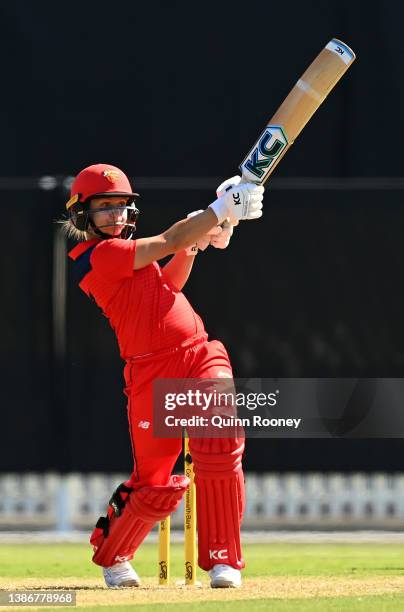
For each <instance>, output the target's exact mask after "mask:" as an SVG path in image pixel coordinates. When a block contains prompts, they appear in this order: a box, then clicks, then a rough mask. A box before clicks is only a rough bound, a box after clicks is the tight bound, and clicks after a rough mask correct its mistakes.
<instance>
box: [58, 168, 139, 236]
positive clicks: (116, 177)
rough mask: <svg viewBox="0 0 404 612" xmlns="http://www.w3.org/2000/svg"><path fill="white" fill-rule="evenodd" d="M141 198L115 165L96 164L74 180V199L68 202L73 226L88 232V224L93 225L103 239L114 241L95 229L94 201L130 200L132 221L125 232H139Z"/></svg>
mask: <svg viewBox="0 0 404 612" xmlns="http://www.w3.org/2000/svg"><path fill="white" fill-rule="evenodd" d="M138 195H139V194H138V193H135V192H133V191H132V187H131V184H130V182H129V179H128V177H127V176H126V174H125V173H124V172H122V170H120V169H119V168H117V167H116V166H112V165H111V164H94V165H92V166H88V167H87V168H84V170H82V171H81V172H80V173H79V174H78V175H77V176H76V178H75V179H74V181H73V184H72V187H71V191H70V196H71V197H70V200H69V201H68V202H67V203H66V209H67V211H68V212H69V215H70V219H71V221H72V223H73V225H74V226H75V227H76V228H77V229H78V230H80V231H84V232H85V231H86V230H87V228H88V225H89V224H91V225H92V230H93V231H95V233H98V234H99V235H101V236H102V237H103V238H105V237H108V238H110V236H108V235H106V234H103V232H101V231H99V230H97V228H96V227H95V226H94V224H93V222H92V219H91V214H90V212H89V205H90V200H91V199H92V198H98V197H102V196H107V197H108V196H123V197H127V198H129V199H128V202H127V205H126V208H127V210H128V220H127V223H126V227H125V229H128V228H129V229H131V230H132V232H133V231H134V230H135V229H136V219H137V217H138V215H139V211H138V209H137V208H136V207H135V205H134V201H135V198H136V197H137V196H138ZM126 234H127V232H126ZM122 237H128V236H127V235H125V236H122Z"/></svg>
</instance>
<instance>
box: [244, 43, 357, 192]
mask: <svg viewBox="0 0 404 612" xmlns="http://www.w3.org/2000/svg"><path fill="white" fill-rule="evenodd" d="M355 57H356V56H355V53H354V52H353V51H352V49H350V48H349V47H348V45H346V44H345V43H343V42H342V41H340V40H338V39H337V38H333V39H332V40H331V41H330V42H329V43H328V44H327V45H326V46H325V47H324V49H323V50H322V51H321V52H320V53H319V54H318V56H317V57H316V59H315V60H314V61H313V62H312V63H311V64H310V66H309V67H308V68H307V70H306V72H305V73H304V74H303V75H302V76H301V78H300V79H299V80H298V81H297V83H296V84H295V86H294V87H293V89H292V90H291V91H290V93H289V94H288V96H287V97H286V98H285V100H284V101H283V102H282V104H281V106H280V107H279V108H278V110H277V111H276V113H275V114H274V116H273V117H272V118H271V120H270V121H269V123H268V124H267V126H266V127H265V130H264V131H263V133H262V134H261V135H260V137H259V139H258V141H257V142H256V143H255V145H254V146H253V147H252V149H251V150H250V152H249V153H248V155H247V156H246V157H245V159H244V160H243V161H242V163H241V164H240V170H241V174H242V178H243V181H250V182H253V183H257V184H260V185H262V184H264V183H265V181H266V180H267V179H268V178H269V176H270V175H271V174H272V172H273V171H274V169H275V167H276V165H277V164H278V163H279V161H280V160H281V159H282V157H283V156H284V155H285V153H286V151H287V150H288V149H289V147H290V146H291V145H292V144H293V143H294V141H295V139H296V138H297V136H298V135H299V134H300V132H301V131H302V129H303V128H304V126H305V125H306V123H307V122H308V121H309V120H310V118H311V117H312V116H313V115H314V113H315V112H316V110H317V109H318V108H319V106H320V105H321V103H322V102H323V101H324V100H325V98H326V97H327V95H328V94H329V93H330V91H331V90H332V89H333V87H334V86H335V85H336V84H337V83H338V81H339V80H340V78H341V77H342V76H343V75H344V74H345V72H346V71H347V70H348V68H349V67H350V66H351V65H352V63H353V62H354V60H355Z"/></svg>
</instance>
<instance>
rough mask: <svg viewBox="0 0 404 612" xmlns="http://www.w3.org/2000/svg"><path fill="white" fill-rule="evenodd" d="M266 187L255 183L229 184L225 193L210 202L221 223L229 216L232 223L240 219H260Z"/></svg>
mask: <svg viewBox="0 0 404 612" xmlns="http://www.w3.org/2000/svg"><path fill="white" fill-rule="evenodd" d="M263 195H264V187H262V186H261V185H255V184H254V183H241V184H240V185H236V186H233V187H231V186H229V187H227V189H226V190H225V193H224V194H223V195H222V196H221V197H220V198H218V199H217V200H215V201H214V202H212V204H210V208H211V209H212V210H213V212H214V213H215V215H216V217H217V219H218V221H219V223H223V221H224V220H225V219H226V218H227V217H229V220H230V223H231V224H232V225H237V224H238V222H239V221H247V220H252V219H259V218H260V217H261V216H262V199H263Z"/></svg>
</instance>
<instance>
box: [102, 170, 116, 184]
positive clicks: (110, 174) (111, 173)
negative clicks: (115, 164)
mask: <svg viewBox="0 0 404 612" xmlns="http://www.w3.org/2000/svg"><path fill="white" fill-rule="evenodd" d="M102 176H105V178H106V179H108V180H109V182H110V183H116V181H117V180H118V179H119V172H118V170H104V172H103V173H102Z"/></svg>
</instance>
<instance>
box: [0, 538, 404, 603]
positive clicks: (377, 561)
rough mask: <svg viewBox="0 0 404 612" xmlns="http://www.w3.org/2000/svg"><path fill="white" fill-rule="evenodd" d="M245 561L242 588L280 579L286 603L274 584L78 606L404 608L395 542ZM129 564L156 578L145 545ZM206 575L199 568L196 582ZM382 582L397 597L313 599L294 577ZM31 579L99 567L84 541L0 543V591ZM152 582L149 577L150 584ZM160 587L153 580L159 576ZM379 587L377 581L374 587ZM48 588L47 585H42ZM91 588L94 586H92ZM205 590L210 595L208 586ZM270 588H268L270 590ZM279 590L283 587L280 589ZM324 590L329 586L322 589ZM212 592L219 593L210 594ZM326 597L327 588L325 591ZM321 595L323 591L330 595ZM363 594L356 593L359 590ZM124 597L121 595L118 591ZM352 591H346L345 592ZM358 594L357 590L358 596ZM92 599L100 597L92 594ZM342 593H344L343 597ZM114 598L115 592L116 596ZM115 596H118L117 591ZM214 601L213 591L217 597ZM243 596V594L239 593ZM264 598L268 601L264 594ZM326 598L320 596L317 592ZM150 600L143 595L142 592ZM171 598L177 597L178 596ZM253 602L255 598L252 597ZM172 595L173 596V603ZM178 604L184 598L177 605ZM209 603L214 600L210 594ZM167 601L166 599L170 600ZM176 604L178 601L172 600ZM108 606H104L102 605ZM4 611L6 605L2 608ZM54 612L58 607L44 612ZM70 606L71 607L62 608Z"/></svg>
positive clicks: (152, 548) (259, 551) (402, 571)
mask: <svg viewBox="0 0 404 612" xmlns="http://www.w3.org/2000/svg"><path fill="white" fill-rule="evenodd" d="M244 552H245V558H246V561H247V567H246V570H245V571H244V572H243V576H244V578H245V585H246V586H247V584H248V580H249V579H251V581H252V582H251V584H255V583H254V582H253V581H254V580H259V581H260V584H262V585H265V584H267V589H268V581H271V580H275V579H277V578H279V581H280V582H279V584H283V583H282V579H283V578H284V579H285V584H286V583H287V587H285V588H291V595H290V596H289V597H288V598H286V599H283V598H281V597H283V596H285V592H283V591H282V587H279V585H278V586H277V587H276V588H277V589H278V590H277V591H275V592H274V595H275V597H274V598H272V597H271V594H272V591H268V590H267V591H266V592H265V593H263V595H262V597H261V598H260V597H259V593H258V592H257V593H255V592H254V588H255V587H253V590H251V588H250V589H249V590H248V589H246V590H245V598H244V599H240V591H242V589H241V590H237V594H238V595H239V597H238V598H236V597H234V598H233V599H232V596H233V595H232V593H233V592H234V591H231V592H229V591H227V594H228V598H227V600H224V599H223V598H222V599H221V600H220V601H185V597H184V591H182V592H179V593H177V594H175V593H174V589H173V590H172V591H170V592H167V600H166V601H165V602H164V603H150V604H148V603H147V599H146V601H141V603H136V601H135V600H134V601H133V603H132V604H130V605H128V600H127V599H126V600H124V601H122V603H121V604H120V603H119V601H118V600H117V599H114V598H113V597H112V595H113V593H111V592H108V591H107V590H103V589H102V590H101V591H100V590H98V595H100V594H101V595H102V596H103V597H104V599H103V600H102V601H101V602H100V603H99V605H97V606H95V605H93V603H96V602H97V601H98V600H92V601H90V602H88V603H89V604H90V605H88V606H87V605H86V606H85V608H84V607H82V606H79V608H80V609H82V610H86V611H88V612H90V611H92V610H99V611H101V610H103V609H104V608H105V610H106V609H107V608H108V611H111V612H113V611H114V610H116V611H117V612H126V611H129V610H132V611H133V610H136V611H137V612H155V611H158V612H165V611H167V612H185V611H186V612H194V611H195V612H241V611H243V612H244V610H248V609H254V610H258V611H261V610H270V611H271V612H277V611H280V612H281V611H282V612H283V611H288V610H298V611H299V612H317V611H319V612H320V611H321V612H329V611H345V610H347V611H348V610H349V611H350V612H351V611H352V612H356V611H358V612H365V611H366V612H376V611H377V612H383V611H389V612H390V611H398V610H404V549H403V546H402V545H399V544H389V545H383V544H344V545H343V544H340V545H338V544H336V545H334V544H333V545H328V544H311V545H308V544H265V545H258V544H257V545H247V546H245V547H244ZM171 555H172V564H171V573H172V577H173V579H175V578H176V577H178V578H180V577H181V576H182V569H183V566H182V558H183V548H182V546H181V545H173V546H172V553H171ZM134 566H135V567H136V570H137V572H138V573H139V574H140V576H142V577H144V578H145V579H147V578H148V577H149V579H150V578H153V579H154V578H156V576H157V546H156V545H151V544H150V545H144V546H143V547H141V549H140V550H139V551H138V554H137V556H136V559H135V561H134ZM203 576H206V574H205V573H204V572H202V571H200V574H199V577H203ZM384 577H385V578H386V581H387V582H388V580H389V578H390V579H393V578H394V579H395V580H396V579H397V578H403V582H402V585H401V582H400V583H399V584H398V585H397V586H396V587H395V590H394V592H392V593H386V594H382V595H372V594H367V592H364V593H363V595H360V596H359V595H358V596H355V597H352V596H349V597H347V596H340V597H323V596H322V597H319V596H316V595H315V593H314V594H313V595H312V596H310V597H304V598H303V597H300V595H301V594H302V595H303V593H301V592H300V591H299V587H298V586H296V585H298V584H299V580H301V579H305V578H308V579H309V578H310V579H316V578H318V580H319V583H321V580H325V579H341V580H345V581H346V580H347V579H348V580H349V579H354V580H355V581H358V583H360V580H361V579H363V580H368V581H369V579H370V580H372V579H374V581H375V582H376V581H380V580H383V578H384ZM26 579H29V580H30V584H32V580H33V579H38V580H39V581H40V582H39V583H38V584H42V585H43V584H44V581H46V579H49V581H48V584H49V585H57V584H58V581H57V579H74V580H75V583H77V584H80V579H83V580H84V579H96V580H97V581H98V582H97V584H98V583H99V585H100V586H101V585H102V582H101V573H100V568H99V567H98V566H96V565H94V564H93V563H92V562H91V548H90V546H87V545H85V544H62V545H57V544H48V545H45V544H31V545H2V546H0V588H1V586H2V585H3V586H2V588H5V587H4V585H5V584H7V580H9V581H10V583H15V584H17V585H18V584H21V588H23V586H24V580H26ZM149 582H150V580H149ZM156 583H157V578H156ZM379 583H380V582H379ZM44 588H46V587H44ZM91 588H93V587H91ZM204 588H206V589H207V591H210V592H212V590H211V589H208V587H204ZM271 588H272V587H271ZM153 589H154V586H153ZM279 589H280V590H279ZM327 589H328V586H327ZM215 591H216V590H215ZM327 592H328V591H327ZM327 592H326V594H327ZM360 592H361V591H358V593H360ZM120 593H122V591H121V592H120ZM349 593H350V592H349ZM355 593H356V591H355ZM96 594H97V592H96ZM346 594H347V592H346V591H345V595H346ZM114 595H116V592H114ZM118 595H119V593H118ZM214 595H215V598H216V592H215V593H214ZM222 595H224V593H223V590H222V589H220V590H217V599H220V597H221V596H222ZM241 595H242V593H241ZM268 595H269V597H268ZM322 595H324V591H323V592H322ZM145 597H147V592H146V594H145ZM175 597H176V599H175ZM252 597H253V598H254V599H252ZM173 598H174V599H173ZM181 599H183V601H181ZM211 599H214V598H213V597H212V598H211ZM170 600H171V601H170ZM174 601H175V603H174ZM108 602H110V603H109V605H107V604H108ZM3 609H4V608H3ZM43 609H44V610H45V609H46V610H48V611H49V612H51V611H52V610H55V611H56V610H59V611H60V609H61V608H60V607H58V608H48V607H47V608H43ZM65 609H68V608H65Z"/></svg>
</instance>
